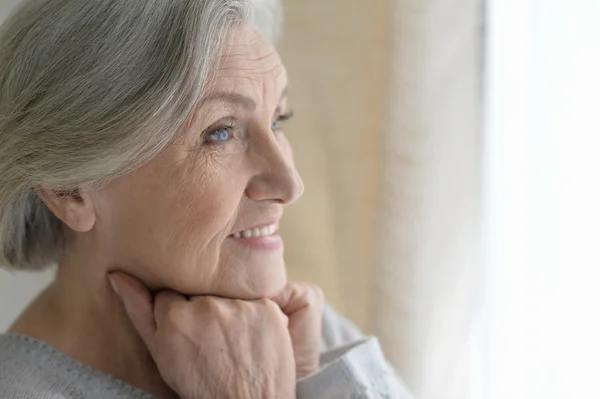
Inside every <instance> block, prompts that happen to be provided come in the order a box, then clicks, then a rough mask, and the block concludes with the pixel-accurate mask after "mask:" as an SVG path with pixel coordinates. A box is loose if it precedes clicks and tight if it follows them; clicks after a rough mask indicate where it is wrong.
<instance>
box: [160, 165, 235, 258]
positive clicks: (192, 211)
mask: <svg viewBox="0 0 600 399" xmlns="http://www.w3.org/2000/svg"><path fill="white" fill-rule="evenodd" d="M173 182H177V183H176V184H177V186H178V187H177V189H176V191H175V192H174V195H173V196H172V198H170V199H169V204H170V206H169V209H168V210H167V214H168V215H169V217H170V218H172V220H174V221H176V223H175V225H176V230H175V232H174V237H173V238H174V239H175V240H177V241H178V242H179V243H183V242H188V243H189V244H190V246H192V247H195V249H196V250H203V249H209V248H210V249H214V247H216V246H220V244H221V243H222V241H223V240H224V239H225V238H226V236H227V235H228V234H230V233H231V228H232V227H233V226H232V225H233V223H234V221H235V217H236V214H237V210H238V208H239V204H240V200H241V198H242V196H243V195H244V191H245V184H244V181H243V179H242V178H241V177H240V176H237V175H236V174H235V173H231V170H230V168H228V167H227V165H224V164H221V163H218V162H204V163H203V164H202V165H201V166H198V167H196V168H192V169H191V170H188V171H186V173H185V174H184V175H182V176H179V177H178V178H175V179H172V180H171V183H169V184H173Z"/></svg>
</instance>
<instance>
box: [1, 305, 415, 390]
mask: <svg viewBox="0 0 600 399" xmlns="http://www.w3.org/2000/svg"><path fill="white" fill-rule="evenodd" d="M322 349H323V353H322V355H321V367H320V370H319V372H317V373H316V374H313V375H312V376H309V377H307V378H305V379H303V380H301V381H299V382H298V384H297V387H296V392H297V394H296V395H297V398H306V399H308V398H311V399H313V398H314V399H320V398H327V399H336V398H340V399H346V398H398V399H412V396H411V395H410V393H409V392H408V390H407V389H406V388H405V387H404V385H403V384H402V382H401V381H400V380H399V379H398V378H397V377H396V375H395V374H394V372H393V371H392V369H391V367H390V366H389V365H388V363H387V362H386V361H385V359H384V357H383V354H382V352H381V348H380V347H379V343H378V341H377V339H376V338H374V337H368V338H364V337H362V336H361V335H360V333H359V332H358V330H357V329H356V328H355V327H354V326H353V325H352V324H351V323H349V322H348V321H347V320H345V319H343V318H342V317H340V316H339V315H338V314H336V313H335V312H333V310H331V309H330V308H326V310H325V312H324V315H323V348H322ZM0 398H1V399H152V398H153V396H152V395H150V394H148V393H146V392H143V391H141V390H139V389H137V388H135V387H133V386H131V385H128V384H127V383H125V382H123V381H120V380H118V379H116V378H114V377H111V376H110V375H108V374H105V373H102V372H100V371H97V370H93V369H91V368H90V367H88V366H86V365H84V364H82V363H79V362H77V361H76V360H74V359H72V358H70V357H68V356H66V355H65V354H63V353H61V352H59V351H57V350H56V349H54V348H52V347H51V346H50V345H48V344H46V343H44V342H42V341H39V340H36V339H34V338H31V337H28V336H25V335H16V334H4V335H0ZM211 399H212V398H211Z"/></svg>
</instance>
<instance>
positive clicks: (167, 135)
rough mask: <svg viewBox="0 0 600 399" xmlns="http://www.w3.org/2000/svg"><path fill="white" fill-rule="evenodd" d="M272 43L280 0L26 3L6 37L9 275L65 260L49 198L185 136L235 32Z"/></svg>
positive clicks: (1, 209)
mask: <svg viewBox="0 0 600 399" xmlns="http://www.w3.org/2000/svg"><path fill="white" fill-rule="evenodd" d="M244 22H250V23H253V24H254V25H255V26H256V27H257V28H258V29H259V30H261V31H262V33H263V34H264V35H265V36H267V38H268V39H270V40H275V39H276V37H277V36H278V35H279V31H280V28H281V6H280V4H279V2H278V0H168V1H166V0H86V1H81V0H26V1H25V2H24V3H22V4H21V5H20V6H19V7H18V8H17V9H15V11H13V13H12V14H11V15H10V16H9V17H8V18H7V20H6V21H5V22H4V23H3V24H2V26H1V27H0V266H5V267H12V268H15V269H29V270H39V269H42V268H44V267H46V266H48V265H51V264H53V263H55V262H56V261H58V258H59V257H60V254H61V253H62V250H63V248H64V245H65V242H64V241H65V239H64V234H63V226H62V223H61V222H60V221H59V220H58V219H57V218H56V217H55V216H54V215H53V214H52V213H51V212H50V210H49V209H48V208H47V207H46V206H45V204H44V203H43V202H42V201H41V200H40V198H39V197H38V196H37V194H36V191H35V188H36V187H38V186H41V187H46V188H53V189H55V190H57V192H71V191H73V190H74V189H76V188H80V187H90V186H95V185H101V184H104V183H106V182H108V181H110V180H111V179H114V178H116V177H118V176H123V175H124V174H127V173H129V172H131V171H133V170H134V169H136V168H138V167H139V166H141V165H142V164H144V163H145V162H147V161H149V160H150V159H152V158H153V157H155V156H156V155H157V154H158V153H159V152H160V151H161V150H162V149H164V148H165V146H167V145H168V144H169V143H172V142H173V141H174V140H176V139H177V137H179V136H180V134H181V133H182V132H183V131H184V130H185V127H186V123H187V122H188V121H189V118H190V116H191V114H192V113H193V111H194V108H195V105H196V104H197V102H198V99H199V98H201V96H202V94H203V90H205V89H206V87H207V85H208V82H209V81H210V79H211V77H212V76H213V73H214V70H215V69H216V68H215V66H216V62H217V60H218V57H219V56H220V54H221V52H222V51H223V49H224V46H225V45H226V43H225V40H226V37H227V36H228V34H229V32H230V31H231V30H232V29H234V28H235V27H236V26H238V25H239V24H240V23H244Z"/></svg>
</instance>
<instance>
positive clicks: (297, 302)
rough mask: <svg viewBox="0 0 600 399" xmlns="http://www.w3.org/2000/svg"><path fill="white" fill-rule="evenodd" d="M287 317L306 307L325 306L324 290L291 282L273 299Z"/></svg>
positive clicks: (315, 286) (311, 285)
mask: <svg viewBox="0 0 600 399" xmlns="http://www.w3.org/2000/svg"><path fill="white" fill-rule="evenodd" d="M271 300H272V301H273V302H275V303H276V304H277V305H278V306H279V307H280V308H281V310H282V311H283V313H285V314H286V315H287V316H290V315H292V314H293V313H295V312H297V311H298V310H300V309H304V308H306V307H320V306H322V304H323V301H324V299H323V290H321V288H320V287H318V286H317V285H314V284H311V283H302V282H289V283H288V284H287V285H286V287H285V288H284V289H283V291H281V292H280V293H279V294H278V295H277V296H275V297H273V298H271Z"/></svg>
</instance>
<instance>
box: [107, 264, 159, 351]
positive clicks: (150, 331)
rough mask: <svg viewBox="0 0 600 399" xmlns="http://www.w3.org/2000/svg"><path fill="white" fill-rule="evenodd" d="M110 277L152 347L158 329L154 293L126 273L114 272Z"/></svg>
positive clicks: (141, 334)
mask: <svg viewBox="0 0 600 399" xmlns="http://www.w3.org/2000/svg"><path fill="white" fill-rule="evenodd" d="M108 278H109V280H110V283H111V285H112V287H113V289H114V291H115V293H116V294H117V296H118V297H119V298H120V299H121V302H122V303H123V306H124V307H125V311H126V312H127V315H128V316H129V319H130V320H131V322H132V324H133V326H134V327H135V329H136V330H137V331H138V333H139V334H140V336H141V337H142V339H143V340H144V342H145V343H146V345H148V346H149V347H151V343H152V341H153V337H154V333H155V331H156V322H155V320H154V309H153V308H154V305H153V300H152V295H151V294H150V292H149V291H148V289H147V288H146V286H145V285H144V284H143V283H142V282H140V281H139V280H137V279H136V278H134V277H131V276H129V275H127V274H125V273H121V272H113V273H110V274H109V275H108Z"/></svg>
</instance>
